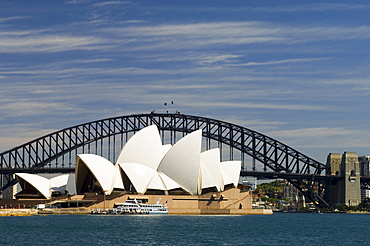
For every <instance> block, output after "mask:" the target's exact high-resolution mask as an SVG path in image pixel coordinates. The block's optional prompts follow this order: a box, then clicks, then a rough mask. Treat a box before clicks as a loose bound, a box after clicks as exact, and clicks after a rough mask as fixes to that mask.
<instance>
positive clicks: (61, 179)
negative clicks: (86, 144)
mask: <svg viewBox="0 0 370 246" xmlns="http://www.w3.org/2000/svg"><path fill="white" fill-rule="evenodd" d="M240 169H241V162H240V161H221V160H220V150H219V149H218V148H215V149H210V150H206V151H203V152H202V130H197V131H194V132H192V133H189V134H188V135H186V136H184V137H183V138H181V139H180V140H179V141H177V142H176V143H175V144H174V145H167V144H166V145H163V144H162V140H161V136H160V134H159V131H158V129H157V127H156V126H155V125H151V126H148V127H145V128H143V129H142V130H140V131H138V132H137V133H135V134H134V135H133V136H132V137H131V138H130V139H129V140H128V141H127V142H126V144H125V145H124V147H123V148H122V150H121V151H120V153H119V155H118V157H117V159H116V162H115V163H112V162H110V161H109V160H107V159H105V158H104V157H102V156H99V155H95V154H80V155H78V156H77V160H76V169H75V188H76V193H77V194H76V195H74V196H68V199H69V200H70V201H74V200H77V201H78V200H80V201H85V204H86V207H88V208H102V209H103V208H104V209H105V208H112V207H114V206H116V205H117V204H120V203H122V202H124V201H126V200H127V199H134V198H137V199H140V200H142V201H144V202H148V203H155V202H156V201H157V200H158V199H161V201H162V202H164V203H166V205H167V206H168V208H169V211H170V212H173V213H188V214H201V213H218V214H220V213H221V214H248V213H253V212H252V205H251V204H252V200H251V199H252V198H251V193H250V191H248V189H247V187H241V186H240V185H238V181H239V174H240ZM16 178H17V179H18V181H19V183H20V185H21V187H22V191H21V192H20V193H18V195H17V196H18V198H22V197H25V196H26V195H29V194H34V196H39V197H41V198H44V199H50V198H51V197H53V196H55V195H58V194H59V195H63V194H64V193H65V187H66V185H67V180H68V175H61V176H57V177H55V178H52V179H46V178H43V177H41V176H38V175H34V174H22V173H18V174H16ZM61 197H62V196H61ZM102 197H103V199H102ZM69 204H70V203H69ZM80 204H81V203H80Z"/></svg>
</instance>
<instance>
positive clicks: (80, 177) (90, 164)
mask: <svg viewBox="0 0 370 246" xmlns="http://www.w3.org/2000/svg"><path fill="white" fill-rule="evenodd" d="M82 165H84V166H86V167H87V168H88V169H89V171H90V172H91V173H92V175H93V176H94V177H95V179H96V180H97V182H98V183H99V184H100V186H101V188H102V190H103V191H104V193H105V194H107V195H110V194H111V193H112V191H113V188H114V184H115V183H116V182H115V179H116V173H117V168H116V167H115V166H114V165H113V164H112V163H111V162H110V161H108V160H107V159H105V158H104V157H101V156H98V155H94V154H80V155H78V156H77V162H76V188H77V191H78V190H80V188H81V186H82V182H83V181H84V176H86V175H87V173H85V172H84V171H83V170H84V169H83V168H81V166H82ZM82 172H84V173H82Z"/></svg>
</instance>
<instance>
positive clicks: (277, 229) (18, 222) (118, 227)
mask: <svg viewBox="0 0 370 246" xmlns="http://www.w3.org/2000/svg"><path fill="white" fill-rule="evenodd" d="M0 226H1V236H0V245H370V215H367V214H363V215H358V214H287V213H276V214H274V215H252V216H177V215H164V216H148V215H143V216H135V215H127V216H122V215H121V216H113V215H112V216H102V215H100V216H99V215H48V216H28V217H0Z"/></svg>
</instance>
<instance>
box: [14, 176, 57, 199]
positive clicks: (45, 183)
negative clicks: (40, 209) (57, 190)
mask: <svg viewBox="0 0 370 246" xmlns="http://www.w3.org/2000/svg"><path fill="white" fill-rule="evenodd" d="M15 175H16V177H18V178H21V179H23V180H24V181H25V182H27V183H28V184H30V185H31V186H33V187H34V188H35V189H36V190H37V191H38V192H40V194H41V195H42V196H44V197H45V198H46V199H50V198H51V190H50V182H49V179H47V178H44V177H42V176H40V175H37V174H30V173H16V174H15Z"/></svg>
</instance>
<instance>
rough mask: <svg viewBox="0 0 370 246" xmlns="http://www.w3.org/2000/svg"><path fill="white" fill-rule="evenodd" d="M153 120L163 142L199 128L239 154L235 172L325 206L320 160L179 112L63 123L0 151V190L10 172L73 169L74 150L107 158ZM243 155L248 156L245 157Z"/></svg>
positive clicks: (209, 143)
mask: <svg viewBox="0 0 370 246" xmlns="http://www.w3.org/2000/svg"><path fill="white" fill-rule="evenodd" d="M153 124H155V125H157V127H158V129H159V130H160V133H161V136H162V141H163V142H164V143H170V144H174V143H175V142H176V141H177V140H178V139H180V138H181V137H182V136H184V135H186V134H187V133H190V132H192V131H195V130H198V129H202V131H203V138H204V140H205V141H203V148H204V149H210V148H214V147H218V148H220V149H221V159H222V160H241V161H242V171H241V176H254V177H259V178H272V179H275V178H283V179H286V180H288V181H289V182H290V183H291V184H292V185H294V186H295V187H296V188H297V189H299V190H300V191H301V192H302V193H303V195H305V197H306V198H307V199H308V200H309V201H312V202H314V203H316V205H317V206H319V207H327V206H328V204H327V203H326V201H325V199H324V193H325V189H326V186H327V184H328V181H329V180H330V179H331V178H330V177H329V176H326V175H325V171H326V166H325V165H324V164H322V163H320V162H318V161H316V160H314V159H312V158H310V157H308V156H306V155H304V154H303V153H301V152H299V151H297V150H295V149H293V148H291V147H289V146H287V145H286V144H283V143H282V142H280V141H278V140H275V139H273V138H270V137H268V136H266V135H264V134H261V133H258V132H256V131H253V130H251V129H248V128H245V127H241V126H238V125H235V124H232V123H228V122H224V121H220V120H216V119H211V118H206V117H199V116H192V115H185V114H180V113H175V114H161V113H149V114H135V115H127V116H120V117H113V118H107V119H103V120H98V121H93V122H89V123H85V124H80V125H77V126H72V127H69V128H65V129H63V130H60V131H56V132H53V133H51V134H48V135H46V136H43V137H40V138H38V139H35V140H33V141H30V142H28V143H25V144H23V145H21V146H18V147H15V148H13V149H11V150H8V151H5V152H3V153H1V154H0V175H1V180H0V181H1V184H0V185H1V187H2V190H3V189H5V188H7V187H9V186H10V185H13V184H14V183H15V182H16V181H15V180H14V179H13V174H14V173H16V172H30V173H42V172H44V173H45V172H46V173H47V172H48V173H63V172H73V171H74V166H75V160H76V156H77V154H81V153H95V154H99V155H101V156H104V157H105V158H107V159H109V160H110V161H112V162H115V158H116V155H118V153H119V151H120V149H121V148H122V146H123V145H124V143H125V142H126V141H127V140H128V139H129V138H130V136H132V134H134V133H135V132H137V131H139V130H140V129H142V128H144V127H146V126H149V125H153ZM248 158H249V159H248Z"/></svg>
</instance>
